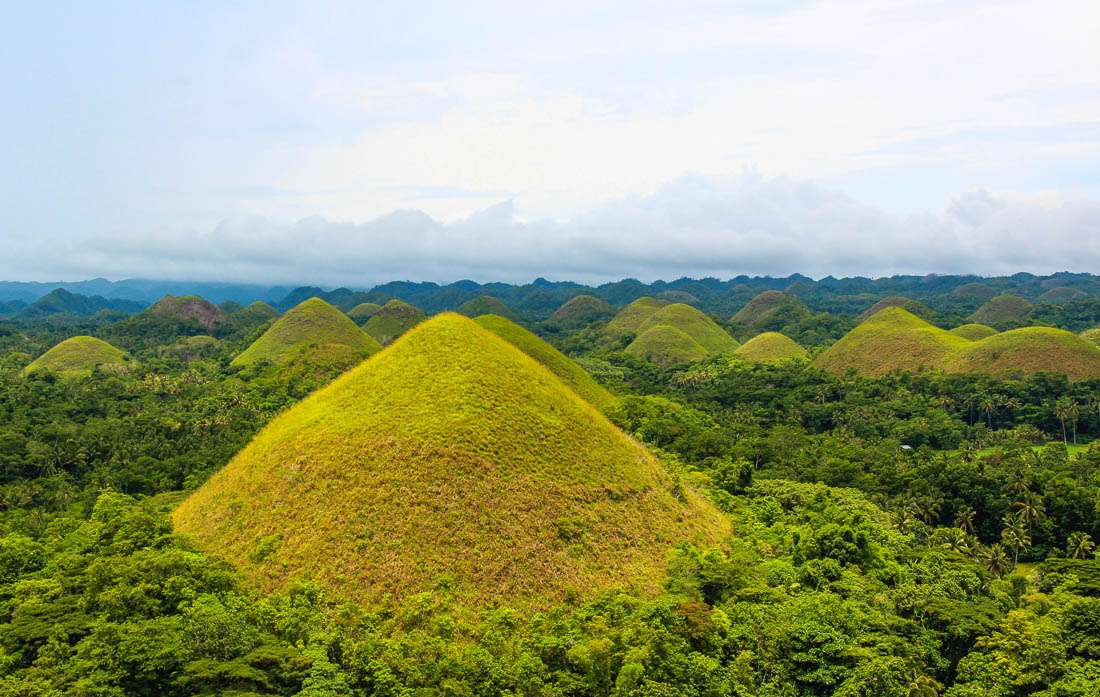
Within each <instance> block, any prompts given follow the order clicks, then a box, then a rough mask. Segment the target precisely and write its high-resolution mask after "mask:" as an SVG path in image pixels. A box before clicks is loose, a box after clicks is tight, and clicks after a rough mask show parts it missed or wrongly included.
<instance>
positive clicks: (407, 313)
mask: <svg viewBox="0 0 1100 697" xmlns="http://www.w3.org/2000/svg"><path fill="white" fill-rule="evenodd" d="M424 319H425V315H424V312H423V311H422V310H421V309H420V308H418V307H413V306H412V305H410V304H408V303H407V302H405V301H403V300H398V299H397V298H394V299H393V300H390V301H389V302H387V303H386V304H385V305H383V306H382V309H380V310H378V311H377V312H375V313H374V314H373V315H372V316H371V318H370V319H368V320H367V323H366V324H364V325H363V331H365V332H366V333H367V334H370V335H371V336H373V337H374V338H375V340H377V341H378V343H379V344H381V345H383V346H385V345H386V344H389V343H391V342H392V341H393V340H394V339H396V338H397V337H399V336H401V335H402V334H404V333H405V332H407V331H408V330H410V329H412V328H413V327H415V326H416V325H418V324H420V323H421V322H423V321H424Z"/></svg>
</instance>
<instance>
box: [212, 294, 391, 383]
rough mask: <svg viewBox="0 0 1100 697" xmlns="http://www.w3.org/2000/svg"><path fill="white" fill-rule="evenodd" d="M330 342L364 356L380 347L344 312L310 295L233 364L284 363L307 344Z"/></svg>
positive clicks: (299, 352) (272, 326) (276, 322)
mask: <svg viewBox="0 0 1100 697" xmlns="http://www.w3.org/2000/svg"><path fill="white" fill-rule="evenodd" d="M328 344H343V345H345V346H348V347H350V348H351V349H352V350H354V351H355V352H357V353H358V354H359V355H360V357H364V358H365V357H366V356H369V355H371V354H373V353H375V352H377V351H378V350H379V349H380V348H381V347H380V346H379V345H378V342H376V341H375V340H374V339H372V338H371V337H369V336H367V335H366V334H364V333H363V331H362V330H361V329H359V327H357V326H356V325H355V322H353V321H351V319H349V318H348V316H347V315H345V314H344V313H343V312H340V311H339V310H337V309H336V308H335V307H333V306H332V305H329V304H328V303H327V302H325V301H324V300H321V299H320V298H310V299H309V300H306V301H304V302H302V303H301V304H300V305H297V306H295V307H293V308H291V309H290V310H287V311H286V313H285V314H284V315H283V316H282V317H280V318H279V319H278V320H276V321H275V323H274V324H272V325H271V326H270V327H269V328H268V330H267V331H266V332H264V333H263V334H261V335H260V338H258V339H256V341H254V342H252V345H251V346H249V347H248V348H247V349H245V350H244V351H242V352H241V353H240V355H238V356H237V357H236V358H234V359H233V362H232V365H236V366H245V365H252V364H255V363H259V362H260V361H270V362H271V363H274V364H275V365H282V364H285V363H287V362H289V361H291V360H293V359H295V358H296V357H297V356H298V355H299V354H301V353H302V351H303V350H305V349H306V348H308V347H311V346H324V345H328Z"/></svg>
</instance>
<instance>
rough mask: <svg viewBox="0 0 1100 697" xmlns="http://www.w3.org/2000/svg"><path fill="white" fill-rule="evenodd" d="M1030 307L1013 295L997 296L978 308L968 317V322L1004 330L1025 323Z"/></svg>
mask: <svg viewBox="0 0 1100 697" xmlns="http://www.w3.org/2000/svg"><path fill="white" fill-rule="evenodd" d="M1031 309H1032V305H1031V303H1029V302H1028V301H1027V300H1024V299H1023V298H1021V297H1018V296H1015V295H998V296H997V297H995V298H992V299H990V300H989V301H988V302H986V303H985V304H984V305H982V306H981V307H979V308H978V309H977V310H976V311H975V312H974V314H972V315H970V321H971V322H975V323H977V324H988V325H989V326H991V327H993V328H995V329H998V330H1000V329H1006V328H1011V327H1015V326H1019V325H1021V324H1024V323H1026V322H1027V317H1028V315H1029V314H1031Z"/></svg>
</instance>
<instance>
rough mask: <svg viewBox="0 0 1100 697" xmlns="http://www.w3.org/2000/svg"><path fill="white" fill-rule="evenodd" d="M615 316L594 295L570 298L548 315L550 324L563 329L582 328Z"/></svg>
mask: <svg viewBox="0 0 1100 697" xmlns="http://www.w3.org/2000/svg"><path fill="white" fill-rule="evenodd" d="M614 314H615V308H613V307H611V305H609V304H608V303H607V301H605V300H604V299H603V298H597V297H596V296H595V295H578V296H575V297H572V298H570V299H569V300H567V301H566V302H565V304H563V305H562V306H561V307H559V308H558V309H557V310H555V311H554V314H552V315H550V322H551V323H553V324H557V325H560V326H563V327H584V326H587V325H589V324H592V323H593V322H601V321H603V320H606V319H610V318H611V317H612V316H614Z"/></svg>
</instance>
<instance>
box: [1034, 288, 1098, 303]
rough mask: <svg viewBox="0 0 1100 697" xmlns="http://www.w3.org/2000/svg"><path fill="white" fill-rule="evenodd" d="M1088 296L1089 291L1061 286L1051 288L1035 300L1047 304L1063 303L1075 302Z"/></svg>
mask: <svg viewBox="0 0 1100 697" xmlns="http://www.w3.org/2000/svg"><path fill="white" fill-rule="evenodd" d="M1087 297H1088V293H1084V292H1082V291H1080V290H1077V289H1076V288H1067V287H1065V286H1060V287H1057V288H1051V289H1050V290H1048V291H1047V292H1045V293H1043V294H1042V295H1040V296H1039V297H1038V298H1036V299H1035V302H1039V303H1044V304H1047V305H1063V304H1065V303H1069V302H1073V301H1074V300H1082V299H1084V298H1087Z"/></svg>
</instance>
